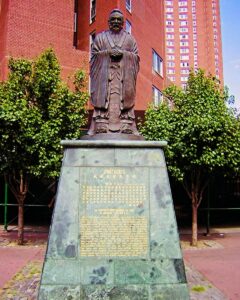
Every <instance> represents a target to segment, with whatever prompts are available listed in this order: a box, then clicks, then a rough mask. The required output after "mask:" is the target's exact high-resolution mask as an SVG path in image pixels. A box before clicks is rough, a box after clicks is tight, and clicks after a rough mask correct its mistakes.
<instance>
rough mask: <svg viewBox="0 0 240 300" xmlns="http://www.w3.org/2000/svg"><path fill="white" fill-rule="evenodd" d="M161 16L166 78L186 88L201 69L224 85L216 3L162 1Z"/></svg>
mask: <svg viewBox="0 0 240 300" xmlns="http://www.w3.org/2000/svg"><path fill="white" fill-rule="evenodd" d="M164 15H165V38H166V73H167V77H168V79H170V80H171V81H172V82H173V83H174V84H176V85H179V86H182V87H185V85H186V82H187V79H188V74H189V70H190V69H191V68H192V69H194V70H197V69H198V68H202V69H204V70H205V71H206V72H207V73H211V74H212V75H214V76H216V78H217V79H219V80H220V82H221V83H222V84H223V61H222V41H221V20H220V7H219V0H184V1H182V0H170V1H167V0H165V1H164Z"/></svg>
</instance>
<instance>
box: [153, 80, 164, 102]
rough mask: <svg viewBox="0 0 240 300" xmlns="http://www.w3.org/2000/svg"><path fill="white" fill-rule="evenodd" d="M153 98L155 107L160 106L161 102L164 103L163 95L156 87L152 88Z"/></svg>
mask: <svg viewBox="0 0 240 300" xmlns="http://www.w3.org/2000/svg"><path fill="white" fill-rule="evenodd" d="M152 96H153V104H154V105H155V106H159V105H160V104H161V102H162V101H163V94H162V92H161V91H160V90H159V89H158V88H156V87H155V86H154V85H153V86H152Z"/></svg>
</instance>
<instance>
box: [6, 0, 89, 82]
mask: <svg viewBox="0 0 240 300" xmlns="http://www.w3.org/2000/svg"><path fill="white" fill-rule="evenodd" d="M73 19H74V0H68V1H57V0H51V1H49V0H44V1H38V0H24V1H18V0H0V41H1V42H0V79H3V80H4V79H6V77H7V63H8V58H9V57H10V56H13V57H16V58H17V57H24V58H30V59H31V58H33V57H36V56H38V55H39V54H40V53H41V52H42V51H43V50H44V49H46V48H48V47H53V48H54V49H55V51H56V54H57V56H58V58H59V61H60V64H61V67H62V75H63V77H64V78H67V76H68V75H70V74H72V73H74V70H76V68H85V69H86V68H87V67H88V53H87V52H84V51H81V50H77V49H76V48H75V47H74V45H73V33H74V22H73Z"/></svg>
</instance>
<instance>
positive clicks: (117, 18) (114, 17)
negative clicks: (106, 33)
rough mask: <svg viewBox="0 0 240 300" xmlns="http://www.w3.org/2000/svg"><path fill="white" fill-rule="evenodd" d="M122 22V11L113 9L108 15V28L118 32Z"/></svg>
mask: <svg viewBox="0 0 240 300" xmlns="http://www.w3.org/2000/svg"><path fill="white" fill-rule="evenodd" d="M123 24H124V18H123V13H122V12H121V10H120V9H117V8H116V9H113V10H112V11H111V13H110V15H109V19H108V25H109V29H110V30H111V31H113V32H116V33H117V32H119V31H121V30H122V28H123Z"/></svg>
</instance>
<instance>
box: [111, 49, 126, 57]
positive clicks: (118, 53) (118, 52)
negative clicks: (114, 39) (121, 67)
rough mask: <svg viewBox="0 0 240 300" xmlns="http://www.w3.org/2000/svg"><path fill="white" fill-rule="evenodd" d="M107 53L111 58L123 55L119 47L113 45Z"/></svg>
mask: <svg viewBox="0 0 240 300" xmlns="http://www.w3.org/2000/svg"><path fill="white" fill-rule="evenodd" d="M109 54H110V56H111V57H113V58H119V57H121V56H123V51H122V50H121V49H120V48H118V47H115V48H112V49H111V51H110V53H109Z"/></svg>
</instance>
